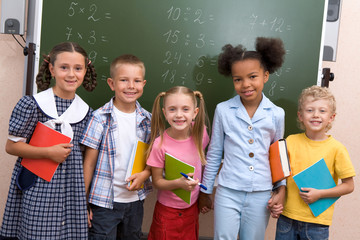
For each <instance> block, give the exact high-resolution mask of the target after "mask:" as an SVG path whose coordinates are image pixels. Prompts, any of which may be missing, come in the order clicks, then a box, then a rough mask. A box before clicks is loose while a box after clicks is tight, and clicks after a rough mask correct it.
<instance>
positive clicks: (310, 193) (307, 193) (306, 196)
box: [300, 177, 354, 204]
mask: <svg viewBox="0 0 360 240" xmlns="http://www.w3.org/2000/svg"><path fill="white" fill-rule="evenodd" d="M301 191H303V192H301ZM301 191H300V197H301V198H302V199H303V200H304V202H305V203H307V204H310V203H313V202H315V201H317V200H319V199H320V198H329V197H341V196H342V195H346V194H349V193H351V192H352V191H354V179H353V177H349V178H344V179H341V183H340V184H339V185H337V186H335V187H333V188H330V189H314V188H301Z"/></svg>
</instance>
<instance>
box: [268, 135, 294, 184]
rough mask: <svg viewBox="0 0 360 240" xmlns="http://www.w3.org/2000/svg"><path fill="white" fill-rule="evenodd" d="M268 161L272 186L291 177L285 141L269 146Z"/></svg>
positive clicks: (280, 140) (281, 140)
mask: <svg viewBox="0 0 360 240" xmlns="http://www.w3.org/2000/svg"><path fill="white" fill-rule="evenodd" d="M269 161H270V169H271V177H272V182H273V184H274V183H276V182H278V181H281V180H283V179H285V178H287V177H289V176H290V175H291V168H290V162H289V155H288V152H287V147H286V141H285V139H279V140H277V141H276V142H274V143H273V144H271V145H270V150H269Z"/></svg>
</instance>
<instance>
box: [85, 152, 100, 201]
mask: <svg viewBox="0 0 360 240" xmlns="http://www.w3.org/2000/svg"><path fill="white" fill-rule="evenodd" d="M98 155H99V150H97V149H93V148H90V147H86V150H85V156H84V182H85V191H86V196H87V197H88V195H89V188H90V183H91V180H92V177H93V175H94V170H95V167H96V162H97V158H98Z"/></svg>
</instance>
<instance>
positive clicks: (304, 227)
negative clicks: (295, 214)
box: [275, 215, 329, 240]
mask: <svg viewBox="0 0 360 240" xmlns="http://www.w3.org/2000/svg"><path fill="white" fill-rule="evenodd" d="M275 239H276V240H298V239H304V240H305V239H311V240H312V239H313V240H327V239H329V226H327V225H321V224H316V223H308V222H302V221H297V220H294V219H291V218H288V217H285V216H283V215H281V216H280V218H279V219H278V221H277V225H276V238H275Z"/></svg>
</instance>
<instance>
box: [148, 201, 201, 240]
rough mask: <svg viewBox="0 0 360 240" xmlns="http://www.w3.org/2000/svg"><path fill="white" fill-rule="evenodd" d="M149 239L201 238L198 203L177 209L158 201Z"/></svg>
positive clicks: (192, 239) (188, 239) (182, 239)
mask: <svg viewBox="0 0 360 240" xmlns="http://www.w3.org/2000/svg"><path fill="white" fill-rule="evenodd" d="M148 239H150V240H177V239H179V240H184V239H186V240H197V239H199V209H198V205H197V203H195V204H193V205H192V206H191V207H189V208H186V209H176V208H171V207H167V206H165V205H163V204H161V203H159V202H156V205H155V210H154V215H153V220H152V223H151V227H150V232H149V236H148Z"/></svg>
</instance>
